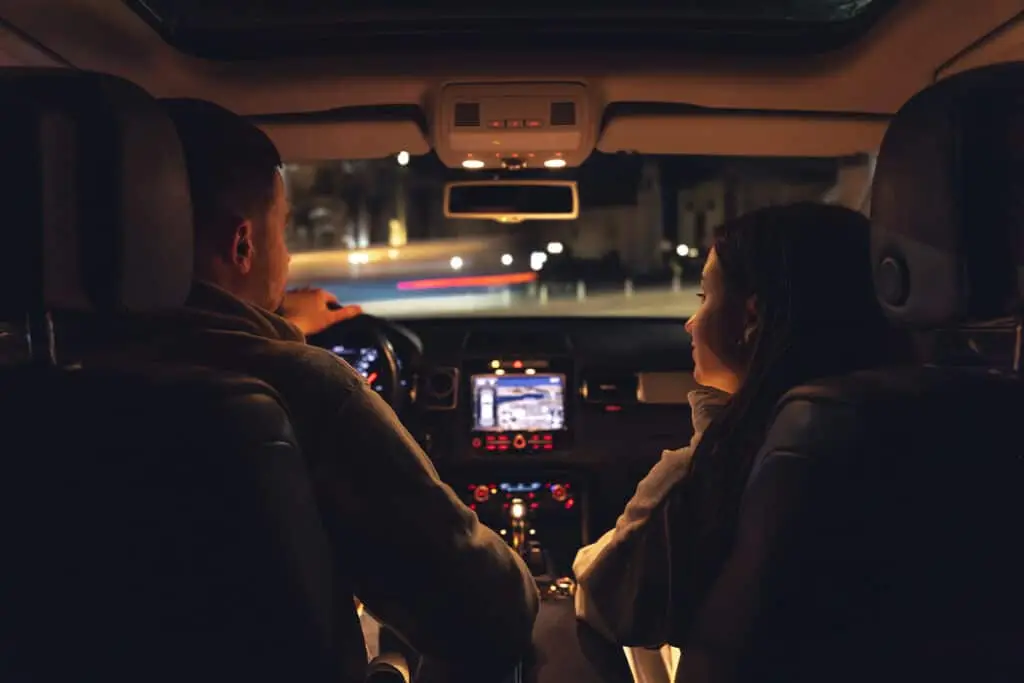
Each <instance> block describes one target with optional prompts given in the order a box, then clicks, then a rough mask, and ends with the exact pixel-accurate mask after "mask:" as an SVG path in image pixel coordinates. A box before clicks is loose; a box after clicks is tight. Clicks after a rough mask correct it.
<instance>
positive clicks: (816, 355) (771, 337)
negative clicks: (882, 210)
mask: <svg viewBox="0 0 1024 683" xmlns="http://www.w3.org/2000/svg"><path fill="white" fill-rule="evenodd" d="M868 239H869V223H868V220H867V219H866V218H865V217H864V216H862V215H861V214H859V213H857V212H855V211H852V210H850V209H845V208H842V207H838V206H830V205H825V204H812V203H800V204H790V205H786V206H774V207H768V208H765V209H760V210H758V211H754V212H752V213H749V214H746V215H744V216H741V217H740V218H737V219H735V220H733V221H729V222H728V223H725V224H724V225H722V226H721V227H720V228H718V230H717V231H716V233H715V241H714V245H713V248H712V250H711V253H710V255H709V257H708V260H707V263H706V265H705V267H704V273H703V277H702V287H701V294H700V296H701V298H702V302H701V305H700V308H699V309H698V310H697V312H696V314H695V315H694V316H693V317H692V318H691V319H690V320H689V321H688V322H687V324H686V327H687V330H688V331H689V332H690V334H691V336H692V339H693V354H694V364H695V372H694V374H695V376H696V379H697V381H698V382H699V383H701V384H705V385H708V386H713V387H715V388H718V389H721V390H723V391H728V392H730V393H735V392H736V391H738V389H739V388H740V386H741V385H743V384H744V383H745V380H746V378H747V377H748V376H749V375H751V374H758V373H761V372H763V371H764V369H765V368H766V366H768V365H770V364H777V363H779V362H780V361H784V359H786V358H787V357H790V360H791V361H792V362H796V363H801V364H805V365H806V366H807V370H808V371H811V368H812V367H813V368H815V369H816V371H818V370H817V369H818V368H820V371H822V372H826V373H828V371H829V369H830V366H831V365H834V366H835V371H836V372H841V371H842V370H843V369H844V368H843V363H844V360H852V359H849V358H848V357H847V358H846V359H844V358H842V357H839V358H836V354H839V353H843V352H841V351H840V349H844V350H850V349H852V350H853V352H854V354H855V356H860V355H862V351H871V350H872V349H873V348H874V345H875V343H876V341H877V340H878V339H879V338H880V337H884V336H886V335H887V334H888V326H887V325H886V322H885V320H884V318H883V316H882V312H881V309H880V308H879V306H878V304H877V303H876V301H875V295H874V288H873V285H872V280H871V261H870V256H869V246H868ZM796 348H799V349H800V357H799V358H793V357H792V356H793V354H794V352H795V349H796ZM858 349H859V350H858ZM808 354H809V355H808ZM830 359H834V360H835V361H836V362H835V363H834V364H833V363H831V362H830ZM778 369H781V368H778ZM790 370H792V371H795V372H796V374H798V375H804V374H805V373H804V372H800V371H798V368H796V367H791V368H790ZM806 378H807V377H804V379H806Z"/></svg>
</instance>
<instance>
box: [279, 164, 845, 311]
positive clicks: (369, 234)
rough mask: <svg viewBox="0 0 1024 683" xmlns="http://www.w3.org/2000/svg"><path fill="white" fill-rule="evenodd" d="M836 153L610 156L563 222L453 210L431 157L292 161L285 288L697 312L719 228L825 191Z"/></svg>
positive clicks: (461, 306) (377, 301) (393, 297)
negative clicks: (451, 214) (450, 214)
mask: <svg viewBox="0 0 1024 683" xmlns="http://www.w3.org/2000/svg"><path fill="white" fill-rule="evenodd" d="M841 162H842V160H839V159H747V158H736V157H729V158H708V157H683V156H643V155H605V154H600V153H597V152H595V153H594V154H593V155H592V156H591V157H590V158H589V159H588V160H587V161H586V162H585V163H584V164H583V165H582V166H581V167H580V168H578V169H574V170H573V171H571V172H563V173H560V174H556V173H551V172H545V173H547V175H546V177H552V178H567V179H574V180H576V181H577V182H578V184H579V207H580V208H579V217H578V218H577V219H576V220H571V221H525V222H522V223H516V224H503V223H499V222H496V221H493V220H481V219H451V218H446V217H445V215H444V196H443V195H444V192H443V188H444V185H445V182H446V181H448V180H452V179H455V178H458V179H465V178H467V177H470V176H468V175H467V174H466V173H463V172H460V173H453V172H451V171H449V170H447V169H446V168H445V167H444V166H443V165H442V164H441V163H440V161H439V160H438V159H437V157H436V156H434V155H433V154H430V155H426V156H423V157H416V158H410V157H409V155H408V154H404V153H403V154H399V155H398V156H397V157H391V158H388V159H376V160H359V161H321V162H316V163H296V164H287V165H286V166H285V168H284V176H285V178H286V182H287V185H288V188H289V191H290V194H291V199H292V206H293V212H292V215H293V219H292V224H291V225H290V226H289V231H288V241H289V248H290V249H291V251H292V266H291V285H292V286H317V287H324V288H326V289H328V290H330V291H332V292H333V293H334V294H336V295H337V296H338V298H339V299H340V300H341V301H342V302H343V303H346V304H361V305H362V306H363V308H364V309H365V310H366V311H367V312H369V313H373V314H376V315H382V316H387V317H390V318H399V319H400V318H410V317H434V316H473V315H479V316H484V315H487V316H495V315H501V316H588V317H605V316H650V317H679V318H685V317H688V316H689V315H691V314H692V313H693V311H694V309H695V308H696V304H697V301H698V300H697V297H696V292H697V283H698V281H699V279H700V271H701V268H702V267H703V264H704V259H705V258H706V256H707V251H708V247H709V245H710V240H711V237H712V234H713V231H714V228H715V226H717V225H719V224H720V223H722V222H723V221H724V220H726V219H727V218H729V217H734V216H737V215H740V214H742V213H744V212H747V211H751V210H753V209H757V208H760V207H763V206H768V205H772V204H781V203H787V202H793V201H801V200H812V201H822V200H825V201H830V200H832V199H833V196H832V195H834V193H835V188H836V187H837V178H838V174H839V169H840V167H841V165H842V164H841Z"/></svg>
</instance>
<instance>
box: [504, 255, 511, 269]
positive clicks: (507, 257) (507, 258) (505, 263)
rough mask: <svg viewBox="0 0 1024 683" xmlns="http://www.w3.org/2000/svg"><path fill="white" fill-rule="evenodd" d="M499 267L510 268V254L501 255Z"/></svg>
mask: <svg viewBox="0 0 1024 683" xmlns="http://www.w3.org/2000/svg"><path fill="white" fill-rule="evenodd" d="M501 265H503V266H511V265H512V254H502V255H501Z"/></svg>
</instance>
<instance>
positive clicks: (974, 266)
mask: <svg viewBox="0 0 1024 683" xmlns="http://www.w3.org/2000/svg"><path fill="white" fill-rule="evenodd" d="M871 222H872V262H873V266H874V277H875V288H876V292H877V294H878V298H879V301H880V302H881V304H882V306H883V308H884V309H885V311H886V314H887V315H888V316H889V318H890V319H891V320H893V321H894V322H897V323H902V324H904V325H909V326H914V327H918V328H924V329H927V328H940V327H955V326H957V325H963V324H968V323H974V322H983V321H991V320H997V319H1001V318H1006V317H1010V316H1016V315H1019V314H1020V313H1021V311H1022V304H1024V63H1012V64H1000V65H996V66H990V67H985V68H981V69H976V70H973V71H967V72H964V73H961V74H958V75H956V76H953V77H951V78H948V79H946V80H943V81H940V82H939V83H936V84H935V85H932V86H931V87H929V88H927V89H925V90H924V91H922V92H920V93H919V94H917V95H916V96H915V97H913V98H912V99H911V100H910V101H909V102H907V103H906V104H905V105H904V106H903V107H902V108H901V109H900V111H899V112H898V113H897V114H896V116H895V118H894V119H893V120H892V122H891V123H890V124H889V129H888V131H887V132H886V135H885V138H884V140H883V142H882V147H881V150H880V152H879V156H878V161H877V165H876V170H875V178H874V185H873V189H872V217H871Z"/></svg>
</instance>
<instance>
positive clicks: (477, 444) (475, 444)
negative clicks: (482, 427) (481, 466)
mask: <svg viewBox="0 0 1024 683" xmlns="http://www.w3.org/2000/svg"><path fill="white" fill-rule="evenodd" d="M472 444H473V448H480V446H481V445H482V444H483V442H482V441H480V437H476V438H475V439H473V441H472Z"/></svg>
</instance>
